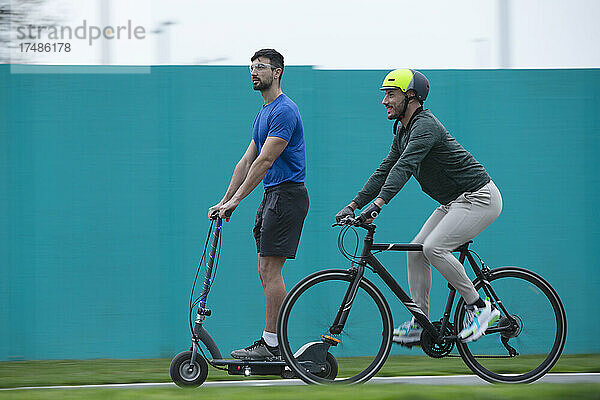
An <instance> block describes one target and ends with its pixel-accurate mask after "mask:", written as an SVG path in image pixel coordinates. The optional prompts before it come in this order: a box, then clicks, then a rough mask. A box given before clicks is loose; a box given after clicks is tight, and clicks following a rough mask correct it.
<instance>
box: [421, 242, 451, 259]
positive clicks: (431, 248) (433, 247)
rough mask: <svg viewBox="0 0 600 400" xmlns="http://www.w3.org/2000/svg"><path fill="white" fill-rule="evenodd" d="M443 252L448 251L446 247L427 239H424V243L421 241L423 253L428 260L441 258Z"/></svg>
mask: <svg viewBox="0 0 600 400" xmlns="http://www.w3.org/2000/svg"><path fill="white" fill-rule="evenodd" d="M445 253H448V249H446V248H445V247H444V246H440V245H439V243H434V242H432V241H429V240H426V241H425V243H423V254H424V255H425V257H427V259H428V260H429V261H432V260H435V259H437V258H441V257H443V256H444V255H445Z"/></svg>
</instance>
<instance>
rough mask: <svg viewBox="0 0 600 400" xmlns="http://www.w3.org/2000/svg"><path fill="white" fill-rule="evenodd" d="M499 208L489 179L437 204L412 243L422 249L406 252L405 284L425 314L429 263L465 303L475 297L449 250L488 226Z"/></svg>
mask: <svg viewBox="0 0 600 400" xmlns="http://www.w3.org/2000/svg"><path fill="white" fill-rule="evenodd" d="M501 210H502V197H501V196H500V191H499V190H498V188H497V187H496V185H495V184H494V182H492V181H490V182H489V183H488V184H487V185H485V186H483V187H482V188H481V189H479V190H477V191H476V192H465V193H463V194H462V195H460V196H459V197H458V198H457V199H456V200H454V201H452V202H451V203H449V204H446V205H442V206H440V207H438V208H437V209H436V210H435V211H434V212H433V214H431V216H430V217H429V219H428V220H427V222H425V225H423V227H422V228H421V231H420V232H419V234H418V235H417V236H416V237H415V238H414V239H413V241H412V243H420V244H422V245H423V251H422V252H416V251H413V252H408V253H407V257H408V285H409V288H410V295H411V297H412V299H413V300H414V302H415V303H416V304H417V305H418V306H419V307H420V308H421V310H423V312H424V313H425V315H429V289H430V288H431V268H430V264H431V265H433V266H434V267H435V268H436V269H437V270H438V271H439V272H440V273H441V274H442V275H443V276H444V278H446V280H447V281H448V282H450V284H451V285H452V286H454V287H455V288H456V290H457V292H458V293H459V294H460V295H461V296H462V298H463V299H465V301H466V302H467V304H472V303H474V302H475V301H477V299H478V298H479V295H478V294H477V291H476V290H475V288H474V287H473V284H472V283H471V280H470V279H469V278H468V277H467V274H466V273H465V268H464V267H463V266H462V264H461V263H460V262H458V260H457V259H456V257H454V256H453V255H452V253H451V251H452V250H454V249H455V248H457V247H458V246H460V245H462V244H464V243H466V242H468V241H469V240H471V239H473V238H474V237H475V236H477V235H478V234H479V233H481V231H483V230H484V229H485V228H487V227H488V225H490V224H491V223H492V222H493V221H494V220H495V219H496V218H498V216H499V215H500V211H501Z"/></svg>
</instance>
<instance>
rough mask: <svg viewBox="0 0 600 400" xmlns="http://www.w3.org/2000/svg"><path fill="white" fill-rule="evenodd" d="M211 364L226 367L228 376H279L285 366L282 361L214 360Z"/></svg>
mask: <svg viewBox="0 0 600 400" xmlns="http://www.w3.org/2000/svg"><path fill="white" fill-rule="evenodd" d="M210 362H211V364H213V365H219V366H226V367H227V373H228V374H229V375H245V376H250V375H281V374H282V372H283V369H284V368H285V366H286V364H285V361H283V360H273V361H266V360H265V361H255V360H242V359H235V358H232V359H225V358H224V359H216V360H210Z"/></svg>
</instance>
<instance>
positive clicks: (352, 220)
mask: <svg viewBox="0 0 600 400" xmlns="http://www.w3.org/2000/svg"><path fill="white" fill-rule="evenodd" d="M346 225H352V226H356V227H358V228H363V229H367V230H370V229H373V228H375V225H373V224H366V223H364V222H363V221H362V220H361V219H360V218H352V217H350V216H348V217H346V218H344V219H342V220H341V221H339V222H336V223H335V224H333V225H331V227H335V226H346Z"/></svg>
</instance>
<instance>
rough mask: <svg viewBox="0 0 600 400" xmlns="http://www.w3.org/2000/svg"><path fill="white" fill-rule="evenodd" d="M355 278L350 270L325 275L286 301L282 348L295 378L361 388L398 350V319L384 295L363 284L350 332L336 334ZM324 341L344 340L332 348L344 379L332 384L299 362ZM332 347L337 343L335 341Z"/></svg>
mask: <svg viewBox="0 0 600 400" xmlns="http://www.w3.org/2000/svg"><path fill="white" fill-rule="evenodd" d="M353 279H354V275H353V274H352V273H350V272H348V271H346V270H325V271H320V272H317V273H314V274H312V275H310V276H308V277H306V278H304V279H303V280H302V281H300V282H299V283H298V284H297V285H296V286H294V288H293V289H292V290H291V291H290V292H289V293H288V295H287V297H286V298H285V300H284V302H283V304H282V306H281V310H280V312H279V320H278V327H277V331H278V335H279V348H280V349H281V353H282V356H283V359H284V360H285V361H286V363H287V364H288V366H289V367H290V368H291V369H292V370H293V372H294V373H295V374H296V376H298V377H299V378H301V379H302V380H303V381H304V382H306V383H314V384H324V383H342V384H344V383H345V384H348V383H361V382H365V381H367V380H369V379H370V378H371V377H372V376H373V375H375V374H376V373H377V371H378V370H379V369H380V368H381V367H382V365H383V364H384V362H385V359H386V358H387V356H388V354H389V352H390V348H391V345H392V326H393V324H392V314H391V312H390V308H389V305H388V304H387V302H386V301H385V298H384V297H383V295H382V294H381V292H380V291H379V290H378V289H377V288H376V287H375V285H373V283H371V282H370V281H369V280H367V279H365V278H362V280H361V283H360V285H359V290H358V293H357V295H356V298H355V300H354V302H353V303H352V308H351V310H350V314H349V316H348V319H347V321H346V324H345V325H344V329H343V330H342V332H341V333H340V334H338V335H333V334H331V333H330V331H329V328H330V327H331V325H332V324H333V321H334V319H335V317H336V314H337V312H338V310H339V309H340V306H341V305H342V300H343V298H344V294H345V293H346V291H347V290H348V287H349V286H350V283H351V282H352V281H353ZM322 335H327V336H330V337H333V338H334V339H335V340H334V341H333V342H335V341H338V340H339V343H338V344H337V345H332V346H331V347H329V353H331V354H332V355H333V356H335V359H336V360H337V364H338V373H337V376H338V378H337V379H336V380H335V381H331V380H328V379H326V378H323V377H322V376H319V375H317V374H316V373H311V372H309V371H308V370H307V369H306V368H303V367H302V366H301V365H300V362H299V361H298V359H297V357H298V354H295V352H297V351H298V349H300V348H301V347H302V346H303V345H305V344H306V343H310V342H315V341H321V338H322ZM330 342H332V341H330Z"/></svg>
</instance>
